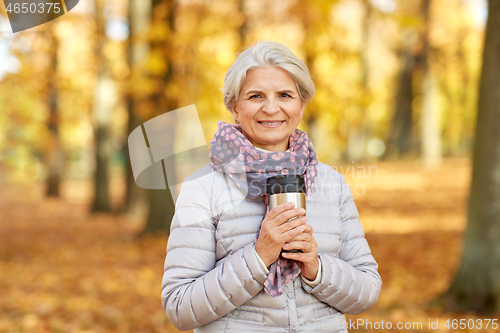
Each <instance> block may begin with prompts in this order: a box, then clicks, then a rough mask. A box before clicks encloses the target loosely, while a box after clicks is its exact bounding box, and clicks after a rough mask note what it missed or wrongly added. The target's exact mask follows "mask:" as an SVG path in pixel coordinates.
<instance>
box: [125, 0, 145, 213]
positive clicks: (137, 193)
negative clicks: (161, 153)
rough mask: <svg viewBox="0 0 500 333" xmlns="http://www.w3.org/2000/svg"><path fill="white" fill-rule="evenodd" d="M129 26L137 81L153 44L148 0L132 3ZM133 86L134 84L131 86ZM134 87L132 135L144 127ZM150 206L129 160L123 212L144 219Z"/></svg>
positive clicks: (130, 99)
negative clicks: (150, 38)
mask: <svg viewBox="0 0 500 333" xmlns="http://www.w3.org/2000/svg"><path fill="white" fill-rule="evenodd" d="M128 14H129V23H130V38H129V39H128V45H127V47H128V65H129V68H130V72H131V76H130V78H129V79H130V80H134V78H141V77H142V76H143V75H144V71H145V68H144V67H145V64H146V61H147V58H148V56H149V44H148V42H147V40H146V38H147V33H148V29H149V23H150V21H151V1H149V0H147V1H145V0H130V1H129V13H128ZM130 86H132V84H130ZM131 89H132V87H130V89H129V91H128V93H127V95H126V99H127V102H126V103H127V111H128V131H127V134H130V133H131V132H132V131H133V130H134V129H135V128H137V127H138V126H140V125H141V123H142V121H141V119H139V117H138V116H137V114H139V110H138V109H139V105H140V103H139V102H140V99H141V98H143V97H142V96H139V97H138V96H136V95H134V94H133V93H132V90H131ZM127 141H128V140H125V142H124V144H123V150H124V154H125V155H126V156H127V155H128V145H127ZM145 205H147V191H146V190H145V189H143V188H140V187H139V186H137V184H136V183H135V180H134V175H133V173H132V166H131V165H130V159H129V158H127V169H126V187H125V200H124V204H123V207H122V212H126V213H127V214H131V215H136V216H140V215H141V213H142V210H143V207H144V206H145Z"/></svg>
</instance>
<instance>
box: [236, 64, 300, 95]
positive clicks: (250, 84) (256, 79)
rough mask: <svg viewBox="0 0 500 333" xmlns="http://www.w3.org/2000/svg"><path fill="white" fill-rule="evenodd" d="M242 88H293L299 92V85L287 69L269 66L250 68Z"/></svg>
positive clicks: (292, 89)
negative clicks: (297, 85)
mask: <svg viewBox="0 0 500 333" xmlns="http://www.w3.org/2000/svg"><path fill="white" fill-rule="evenodd" d="M242 90H243V91H250V90H277V91H278V90H291V91H293V92H297V87H296V85H295V81H294V80H293V78H292V76H291V75H290V74H289V73H288V72H287V71H286V70H284V69H282V68H277V67H267V68H252V69H250V70H248V71H247V75H246V79H245V81H244V82H243V85H242Z"/></svg>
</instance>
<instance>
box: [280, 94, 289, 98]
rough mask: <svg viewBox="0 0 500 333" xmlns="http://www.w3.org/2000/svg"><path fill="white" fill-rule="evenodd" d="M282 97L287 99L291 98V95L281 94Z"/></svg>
mask: <svg viewBox="0 0 500 333" xmlns="http://www.w3.org/2000/svg"><path fill="white" fill-rule="evenodd" d="M281 97H283V98H287V97H290V95H288V94H285V93H283V94H281Z"/></svg>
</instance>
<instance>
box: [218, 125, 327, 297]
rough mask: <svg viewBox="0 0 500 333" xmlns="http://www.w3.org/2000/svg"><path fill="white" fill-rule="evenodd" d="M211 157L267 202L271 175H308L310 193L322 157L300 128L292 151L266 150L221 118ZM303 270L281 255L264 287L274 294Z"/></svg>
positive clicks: (239, 184)
mask: <svg viewBox="0 0 500 333" xmlns="http://www.w3.org/2000/svg"><path fill="white" fill-rule="evenodd" d="M209 145H210V154H209V155H210V159H211V164H212V168H213V169H214V170H215V171H219V172H223V173H226V174H227V175H229V177H231V179H232V180H233V181H234V182H235V184H236V186H237V187H238V188H239V189H241V190H242V192H243V193H244V194H245V195H246V197H247V198H249V199H256V198H258V197H261V196H263V197H264V200H265V202H266V204H268V198H267V195H266V182H267V178H269V177H273V176H277V175H287V174H294V175H297V174H298V175H304V181H305V184H306V193H307V194H309V193H310V192H311V190H312V187H313V186H314V183H315V182H316V179H317V175H318V157H317V155H316V152H315V151H314V149H313V146H312V143H311V141H310V140H309V138H308V137H307V134H306V133H305V132H303V131H301V130H298V129H296V130H295V131H294V132H293V133H292V135H291V136H290V139H289V147H290V149H289V151H286V152H263V151H260V150H258V149H256V148H255V147H254V146H253V145H252V143H251V142H250V141H249V140H248V139H247V138H246V137H245V136H244V135H243V133H242V129H241V126H240V125H230V124H228V123H225V122H223V121H219V123H218V130H217V132H216V133H215V135H214V138H213V139H212V141H210V143H209ZM299 274H300V267H299V265H298V263H297V262H296V261H291V260H288V259H285V258H283V257H282V256H280V257H279V258H278V260H277V261H276V262H274V263H273V264H272V265H271V268H270V270H269V275H268V277H267V279H266V281H265V282H264V290H265V291H266V292H267V293H268V294H269V295H270V296H272V297H277V296H280V295H281V294H282V293H283V285H285V284H287V283H288V282H290V281H292V280H293V279H295V277H297V276H298V275H299Z"/></svg>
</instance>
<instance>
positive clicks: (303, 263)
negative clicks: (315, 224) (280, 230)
mask: <svg viewBox="0 0 500 333" xmlns="http://www.w3.org/2000/svg"><path fill="white" fill-rule="evenodd" d="M283 249H284V250H292V249H297V250H302V253H299V252H283V253H282V256H283V258H286V259H290V260H296V261H298V262H299V266H300V274H302V276H303V277H305V278H306V279H308V280H311V281H314V280H315V279H316V276H317V275H318V271H319V260H318V248H317V243H316V240H315V239H314V237H313V229H312V227H311V226H310V225H309V224H306V225H305V230H304V232H302V233H300V234H299V235H297V236H296V237H295V238H293V239H292V240H290V241H289V242H287V243H286V244H285V245H284V246H283Z"/></svg>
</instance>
